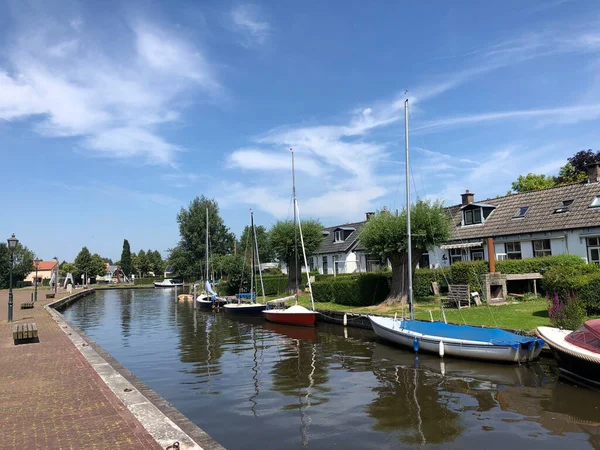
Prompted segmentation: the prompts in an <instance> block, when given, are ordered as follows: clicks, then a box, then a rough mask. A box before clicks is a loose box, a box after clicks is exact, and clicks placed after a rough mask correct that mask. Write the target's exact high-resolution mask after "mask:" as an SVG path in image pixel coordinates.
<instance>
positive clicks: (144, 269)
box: [137, 250, 152, 277]
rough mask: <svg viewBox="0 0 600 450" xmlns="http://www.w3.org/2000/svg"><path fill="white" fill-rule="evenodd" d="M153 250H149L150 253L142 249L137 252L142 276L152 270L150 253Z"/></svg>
mask: <svg viewBox="0 0 600 450" xmlns="http://www.w3.org/2000/svg"><path fill="white" fill-rule="evenodd" d="M151 254H152V252H151V251H148V253H146V252H145V251H144V250H140V251H139V252H138V254H137V257H138V270H139V272H140V275H141V276H142V277H145V276H146V274H147V273H148V272H150V270H151V267H152V266H151V264H150V258H148V255H151Z"/></svg>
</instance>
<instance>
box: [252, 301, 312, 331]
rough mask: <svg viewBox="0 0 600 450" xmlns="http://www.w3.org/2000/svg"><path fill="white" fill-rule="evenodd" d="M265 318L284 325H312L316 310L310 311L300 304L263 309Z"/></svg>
mask: <svg viewBox="0 0 600 450" xmlns="http://www.w3.org/2000/svg"><path fill="white" fill-rule="evenodd" d="M263 314H264V316H265V319H267V320H268V321H270V322H275V323H281V324H284V325H299V326H303V327H314V326H315V321H316V319H317V314H318V313H317V312H316V311H311V310H310V309H308V308H305V307H304V306H302V305H294V306H290V307H289V308H285V309H280V308H277V309H266V310H264V311H263Z"/></svg>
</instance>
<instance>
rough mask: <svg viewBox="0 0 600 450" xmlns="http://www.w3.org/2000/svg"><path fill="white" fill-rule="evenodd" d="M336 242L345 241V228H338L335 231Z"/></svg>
mask: <svg viewBox="0 0 600 450" xmlns="http://www.w3.org/2000/svg"><path fill="white" fill-rule="evenodd" d="M334 242H344V230H338V231H336V232H335V241H334Z"/></svg>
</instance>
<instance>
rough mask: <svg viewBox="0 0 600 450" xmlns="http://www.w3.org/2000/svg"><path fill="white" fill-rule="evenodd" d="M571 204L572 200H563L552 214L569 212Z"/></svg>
mask: <svg viewBox="0 0 600 450" xmlns="http://www.w3.org/2000/svg"><path fill="white" fill-rule="evenodd" d="M571 203H573V200H563V202H562V203H561V204H560V206H559V207H558V208H556V209H555V210H554V214H562V213H566V212H569V206H571Z"/></svg>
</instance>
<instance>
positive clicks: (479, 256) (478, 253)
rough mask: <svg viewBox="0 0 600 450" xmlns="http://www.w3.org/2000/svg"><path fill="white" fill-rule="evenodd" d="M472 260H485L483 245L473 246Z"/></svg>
mask: <svg viewBox="0 0 600 450" xmlns="http://www.w3.org/2000/svg"><path fill="white" fill-rule="evenodd" d="M471 261H483V248H482V247H473V248H472V249H471Z"/></svg>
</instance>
